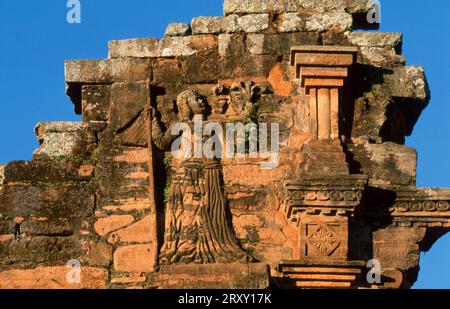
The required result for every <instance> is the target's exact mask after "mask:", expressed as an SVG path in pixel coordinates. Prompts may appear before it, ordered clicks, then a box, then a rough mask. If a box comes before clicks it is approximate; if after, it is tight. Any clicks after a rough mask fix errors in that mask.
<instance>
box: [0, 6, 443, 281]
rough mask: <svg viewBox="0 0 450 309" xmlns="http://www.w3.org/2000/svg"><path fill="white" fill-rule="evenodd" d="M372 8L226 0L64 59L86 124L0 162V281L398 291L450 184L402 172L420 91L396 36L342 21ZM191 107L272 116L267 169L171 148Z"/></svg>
mask: <svg viewBox="0 0 450 309" xmlns="http://www.w3.org/2000/svg"><path fill="white" fill-rule="evenodd" d="M372 9H373V4H372V2H371V1H369V0H332V1H329V0H320V1H319V0H314V1H312V0H264V1H252V0H250V1H244V0H225V1H224V16H223V17H198V18H195V19H194V20H193V21H192V24H191V25H189V24H180V23H178V24H171V25H169V26H168V28H167V31H166V34H165V37H164V38H163V39H161V40H158V39H131V40H123V41H111V42H110V43H109V57H108V59H105V60H80V61H67V62H66V64H65V66H66V83H67V94H68V96H70V98H71V100H72V102H73V103H74V106H75V112H76V113H77V114H81V115H82V122H79V123H58V122H57V123H40V124H38V125H37V126H36V129H35V131H36V136H37V138H38V140H39V142H40V147H39V149H37V150H36V151H35V153H34V154H33V160H31V161H29V162H11V163H9V164H7V165H6V166H0V288H142V287H143V288H267V287H272V288H290V287H298V288H323V287H331V288H376V287H379V288H409V287H410V286H411V285H412V284H413V283H414V282H415V281H416V279H417V274H418V270H419V266H418V265H419V254H420V252H421V251H426V250H429V248H430V247H431V245H432V244H433V243H434V242H435V241H436V240H437V239H438V238H439V237H440V236H442V235H444V234H445V233H446V232H447V231H448V229H449V228H450V204H449V203H450V189H428V188H417V187H416V185H415V184H416V159H417V154H416V152H415V150H414V149H412V148H410V147H407V146H405V145H404V142H405V137H406V136H409V135H410V134H411V133H412V130H413V127H414V125H415V123H416V122H417V120H418V118H419V116H420V114H421V112H422V110H423V109H424V108H425V107H426V106H427V104H428V102H429V90H428V87H427V82H426V79H425V75H424V71H423V69H422V68H421V67H410V66H405V59H404V57H402V55H401V49H402V35H401V34H399V33H380V32H353V30H357V29H370V28H376V27H377V25H376V24H369V23H367V21H366V19H365V16H366V15H367V13H368V12H370V11H371V10H372ZM195 117H201V118H202V120H203V121H204V123H205V124H206V123H208V122H211V121H215V122H219V123H221V124H225V123H230V122H242V123H246V124H247V123H255V124H262V123H277V124H279V128H280V151H279V164H278V166H277V167H276V168H273V169H262V168H261V165H260V163H261V162H260V160H258V159H254V158H248V157H244V158H240V159H219V158H212V159H210V158H188V159H184V160H180V159H176V158H173V155H172V152H171V151H170V146H171V144H172V143H173V141H174V136H172V135H171V134H170V131H171V128H172V127H173V126H174V125H175V124H176V123H177V122H184V123H186V124H187V125H189V126H190V125H192V122H193V119H194V118H195ZM371 259H377V260H378V261H379V262H380V266H381V283H369V282H368V281H367V280H366V273H367V271H368V270H369V269H368V268H367V267H366V266H367V262H368V261H369V260H371ZM71 260H78V261H79V262H80V263H81V281H80V282H79V283H70V282H69V281H70V280H69V281H68V280H67V274H68V271H70V268H67V266H66V265H67V263H68V262H69V261H71Z"/></svg>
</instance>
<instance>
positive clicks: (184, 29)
mask: <svg viewBox="0 0 450 309" xmlns="http://www.w3.org/2000/svg"><path fill="white" fill-rule="evenodd" d="M191 34H192V29H191V25H190V24H187V23H172V24H169V25H168V26H167V29H166V32H165V33H164V36H165V37H177V36H188V35H191Z"/></svg>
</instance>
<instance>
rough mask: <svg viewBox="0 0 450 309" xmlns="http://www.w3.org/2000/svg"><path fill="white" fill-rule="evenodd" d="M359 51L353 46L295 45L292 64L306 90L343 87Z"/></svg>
mask: <svg viewBox="0 0 450 309" xmlns="http://www.w3.org/2000/svg"><path fill="white" fill-rule="evenodd" d="M357 52H358V48H357V47H353V46H317V45H305V46H293V47H292V48H291V65H292V66H293V67H294V69H295V77H296V78H297V79H300V82H301V86H302V87H304V88H305V90H306V91H308V88H342V87H343V86H344V81H345V79H346V78H347V77H348V76H349V68H350V67H351V66H352V65H353V64H354V63H355V59H356V54H357Z"/></svg>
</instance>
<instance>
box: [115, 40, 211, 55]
mask: <svg viewBox="0 0 450 309" xmlns="http://www.w3.org/2000/svg"><path fill="white" fill-rule="evenodd" d="M217 45H218V43H217V37H216V36H208V35H205V36H200V35H198V36H187V37H166V38H163V39H162V40H160V41H159V40H157V39H131V40H119V41H110V42H109V58H110V59H111V58H119V57H132V58H169V57H178V56H192V55H195V54H197V53H198V52H202V51H207V50H211V49H215V48H217Z"/></svg>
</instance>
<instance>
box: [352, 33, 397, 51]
mask: <svg viewBox="0 0 450 309" xmlns="http://www.w3.org/2000/svg"><path fill="white" fill-rule="evenodd" d="M345 36H346V37H347V39H348V40H349V42H350V43H352V44H354V45H357V46H360V47H392V48H394V49H395V50H396V51H398V52H399V53H400V51H401V48H402V43H403V35H402V34H401V33H399V32H347V33H346V34H345Z"/></svg>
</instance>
